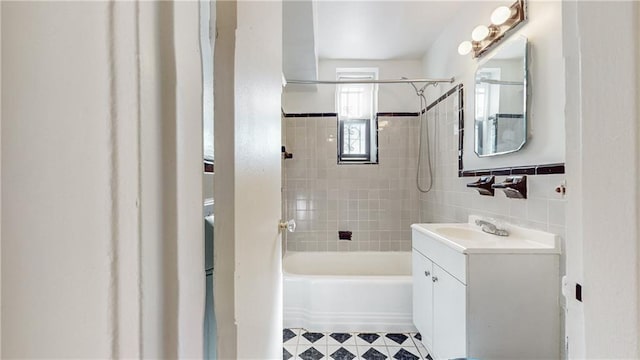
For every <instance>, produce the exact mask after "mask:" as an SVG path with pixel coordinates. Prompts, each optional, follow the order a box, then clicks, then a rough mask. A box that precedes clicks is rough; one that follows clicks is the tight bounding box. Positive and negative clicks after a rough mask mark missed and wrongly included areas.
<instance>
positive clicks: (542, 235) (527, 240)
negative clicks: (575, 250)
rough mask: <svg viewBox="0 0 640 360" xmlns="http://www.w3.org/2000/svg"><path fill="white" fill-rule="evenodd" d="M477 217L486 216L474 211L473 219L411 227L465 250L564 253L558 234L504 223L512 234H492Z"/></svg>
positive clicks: (472, 251) (475, 251) (451, 246)
mask: <svg viewBox="0 0 640 360" xmlns="http://www.w3.org/2000/svg"><path fill="white" fill-rule="evenodd" d="M476 219H482V218H480V217H477V216H473V215H472V216H469V223H435V224H413V225H411V228H412V229H413V230H415V231H418V232H420V233H422V234H425V235H427V236H428V237H429V238H431V239H434V240H436V241H439V242H440V243H442V244H445V245H447V246H448V247H450V248H452V249H454V250H456V251H458V252H461V253H463V254H470V253H512V254H515V253H518V254H521V253H522V254H525V253H548V254H560V241H559V238H558V236H557V235H555V234H551V233H548V232H544V231H539V230H533V229H527V228H523V227H520V226H515V225H511V224H500V225H499V227H500V228H504V229H506V230H507V231H509V236H498V235H492V234H487V233H485V232H483V231H481V229H480V226H478V225H476V224H475V220H476ZM414 241H415V240H414ZM418 241H419V239H418Z"/></svg>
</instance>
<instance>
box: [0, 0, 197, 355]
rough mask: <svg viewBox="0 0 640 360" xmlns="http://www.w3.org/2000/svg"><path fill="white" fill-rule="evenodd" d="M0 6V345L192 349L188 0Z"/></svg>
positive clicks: (193, 209) (193, 107)
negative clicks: (179, 0) (178, 34)
mask: <svg viewBox="0 0 640 360" xmlns="http://www.w3.org/2000/svg"><path fill="white" fill-rule="evenodd" d="M1 6H2V28H3V29H2V30H3V31H2V32H3V34H4V36H3V39H2V53H3V54H4V57H3V59H2V60H3V61H2V73H3V75H5V76H3V77H2V89H4V90H5V91H3V92H2V96H3V98H2V103H3V104H10V106H4V107H3V108H2V120H3V121H2V136H3V138H2V151H1V154H2V179H1V181H2V185H3V188H2V208H3V209H2V216H3V218H2V223H3V224H7V223H11V226H4V227H2V240H3V243H2V257H3V258H2V276H3V278H2V305H3V307H2V328H3V331H2V343H3V344H4V346H3V347H2V351H3V352H2V356H3V357H7V358H17V357H24V358H36V357H42V358H120V357H122V358H137V357H200V356H201V355H202V305H203V304H202V302H203V301H202V300H203V298H204V274H203V265H202V260H203V259H202V256H201V254H202V249H201V248H202V246H203V244H202V220H201V216H202V215H201V209H202V203H201V202H202V194H201V189H202V183H201V181H202V175H201V172H202V163H201V156H202V144H201V143H200V142H199V141H192V142H191V141H185V139H186V140H191V139H202V132H201V131H202V130H201V127H202V123H201V121H200V104H199V103H197V104H195V103H187V101H194V100H193V99H196V100H195V101H194V102H199V98H200V96H199V95H200V94H199V91H200V89H201V86H200V84H199V81H200V78H199V75H198V74H194V73H193V72H189V74H191V75H192V77H190V78H189V77H188V74H186V73H184V72H182V71H179V72H176V68H175V64H176V63H177V64H179V66H182V64H187V63H188V66H189V67H191V66H193V63H190V62H191V61H192V59H194V58H193V56H195V59H199V56H198V55H197V54H198V52H197V4H196V5H195V8H196V11H195V12H193V11H192V10H193V7H194V5H193V4H191V5H185V7H187V8H188V9H185V8H183V10H185V11H184V12H180V11H178V12H177V14H178V15H182V16H181V17H180V18H181V19H182V21H183V25H186V24H184V22H185V21H186V22H188V23H189V24H195V25H193V26H192V27H189V26H188V25H187V26H184V27H181V29H182V30H184V31H188V32H191V31H192V30H193V28H195V34H194V37H195V39H194V42H195V44H196V46H195V51H194V48H193V46H192V45H193V42H189V41H191V40H190V39H191V38H190V36H188V37H189V39H181V40H178V42H179V43H180V44H179V47H178V49H180V50H182V51H184V53H183V54H181V55H180V57H179V58H178V59H175V53H174V51H175V49H174V48H173V44H174V31H173V24H174V20H175V19H174V9H173V6H174V4H173V3H169V2H168V3H162V4H157V3H155V4H154V3H141V4H137V3H82V2H75V3H65V2H55V3H51V2H48V3H47V2H42V3H36V2H27V3H24V2H22V3H20V2H15V3H14V2H12V3H7V2H3V3H2V5H1ZM194 14H195V19H196V20H195V21H194V20H193V16H192V15H194ZM138 16H139V17H138ZM178 23H179V21H178ZM136 35H138V36H139V37H138V38H136ZM185 36H187V35H185ZM160 39H162V41H159V40H160ZM161 55H162V56H161ZM176 60H177V61H176ZM197 61H198V60H196V62H197ZM185 66H186V65H185ZM193 67H194V68H195V69H199V68H200V67H199V64H196V65H195V66H193ZM186 70H187V71H191V70H189V69H186ZM197 71H199V70H197ZM196 78H197V86H193V84H192V83H193V82H195V80H194V79H196ZM188 80H191V82H189V81H188ZM176 82H177V85H176ZM176 86H177V87H178V88H179V89H181V94H183V95H184V96H185V97H188V98H189V99H186V100H185V99H184V98H176V96H175V95H176V94H175V88H176ZM6 89H11V92H7V91H6ZM171 89H174V90H173V91H172V90H171ZM194 89H195V93H194V92H193V90H194ZM192 117H196V119H198V121H195V122H193V121H187V119H191V118H192ZM176 122H180V123H181V124H180V125H177V124H176ZM176 162H177V163H176ZM178 172H179V173H180V176H179V177H178V175H177V174H178ZM43 174H45V175H44V176H43ZM178 185H179V186H180V188H181V191H179V192H178V189H177V186H178ZM178 212H180V213H181V214H182V216H185V217H188V218H179V219H176V215H175V214H176V213H178ZM193 213H196V214H197V216H194V217H193V219H191V217H192V214H193ZM178 220H180V221H178ZM192 223H193V224H195V226H193V225H192ZM178 225H179V226H178ZM178 242H179V244H178ZM176 253H179V254H180V255H176ZM196 253H197V257H196V256H195V255H196ZM178 259H180V262H178ZM178 299H180V302H179V304H178ZM34 339H38V340H37V346H34Z"/></svg>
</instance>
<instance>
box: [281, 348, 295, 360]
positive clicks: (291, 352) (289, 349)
mask: <svg viewBox="0 0 640 360" xmlns="http://www.w3.org/2000/svg"><path fill="white" fill-rule="evenodd" d="M283 349H284V350H286V351H287V352H288V353H289V354H291V356H292V357H295V356H296V344H285V345H284V346H283ZM282 354H283V356H282V358H283V359H286V357H285V356H284V355H285V354H286V353H285V352H284V351H283V352H282Z"/></svg>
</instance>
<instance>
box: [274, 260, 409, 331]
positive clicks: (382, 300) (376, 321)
mask: <svg viewBox="0 0 640 360" xmlns="http://www.w3.org/2000/svg"><path fill="white" fill-rule="evenodd" d="M283 268H284V327H285V328H305V329H309V330H313V331H334V332H336V331H338V332H339V331H361V332H364V331H367V332H413V331H416V329H415V327H414V326H413V321H412V303H411V302H412V296H411V294H412V286H411V253H410V252H287V254H286V255H285V257H284V260H283Z"/></svg>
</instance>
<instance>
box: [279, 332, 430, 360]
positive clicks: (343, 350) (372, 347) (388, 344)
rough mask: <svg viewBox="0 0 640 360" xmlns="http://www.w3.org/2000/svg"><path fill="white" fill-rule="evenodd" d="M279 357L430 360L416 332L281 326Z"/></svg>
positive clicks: (317, 359)
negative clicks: (329, 330)
mask: <svg viewBox="0 0 640 360" xmlns="http://www.w3.org/2000/svg"><path fill="white" fill-rule="evenodd" d="M282 340H283V342H284V347H283V349H282V359H283V360H290V359H291V360H320V359H325V360H386V359H389V360H393V359H395V360H425V359H428V360H432V359H431V356H430V355H429V353H428V352H427V350H426V349H425V347H424V346H423V345H422V343H421V342H420V340H421V337H420V334H419V333H406V334H397V333H357V332H351V333H320V332H310V331H307V330H305V329H284V330H283V331H282Z"/></svg>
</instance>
